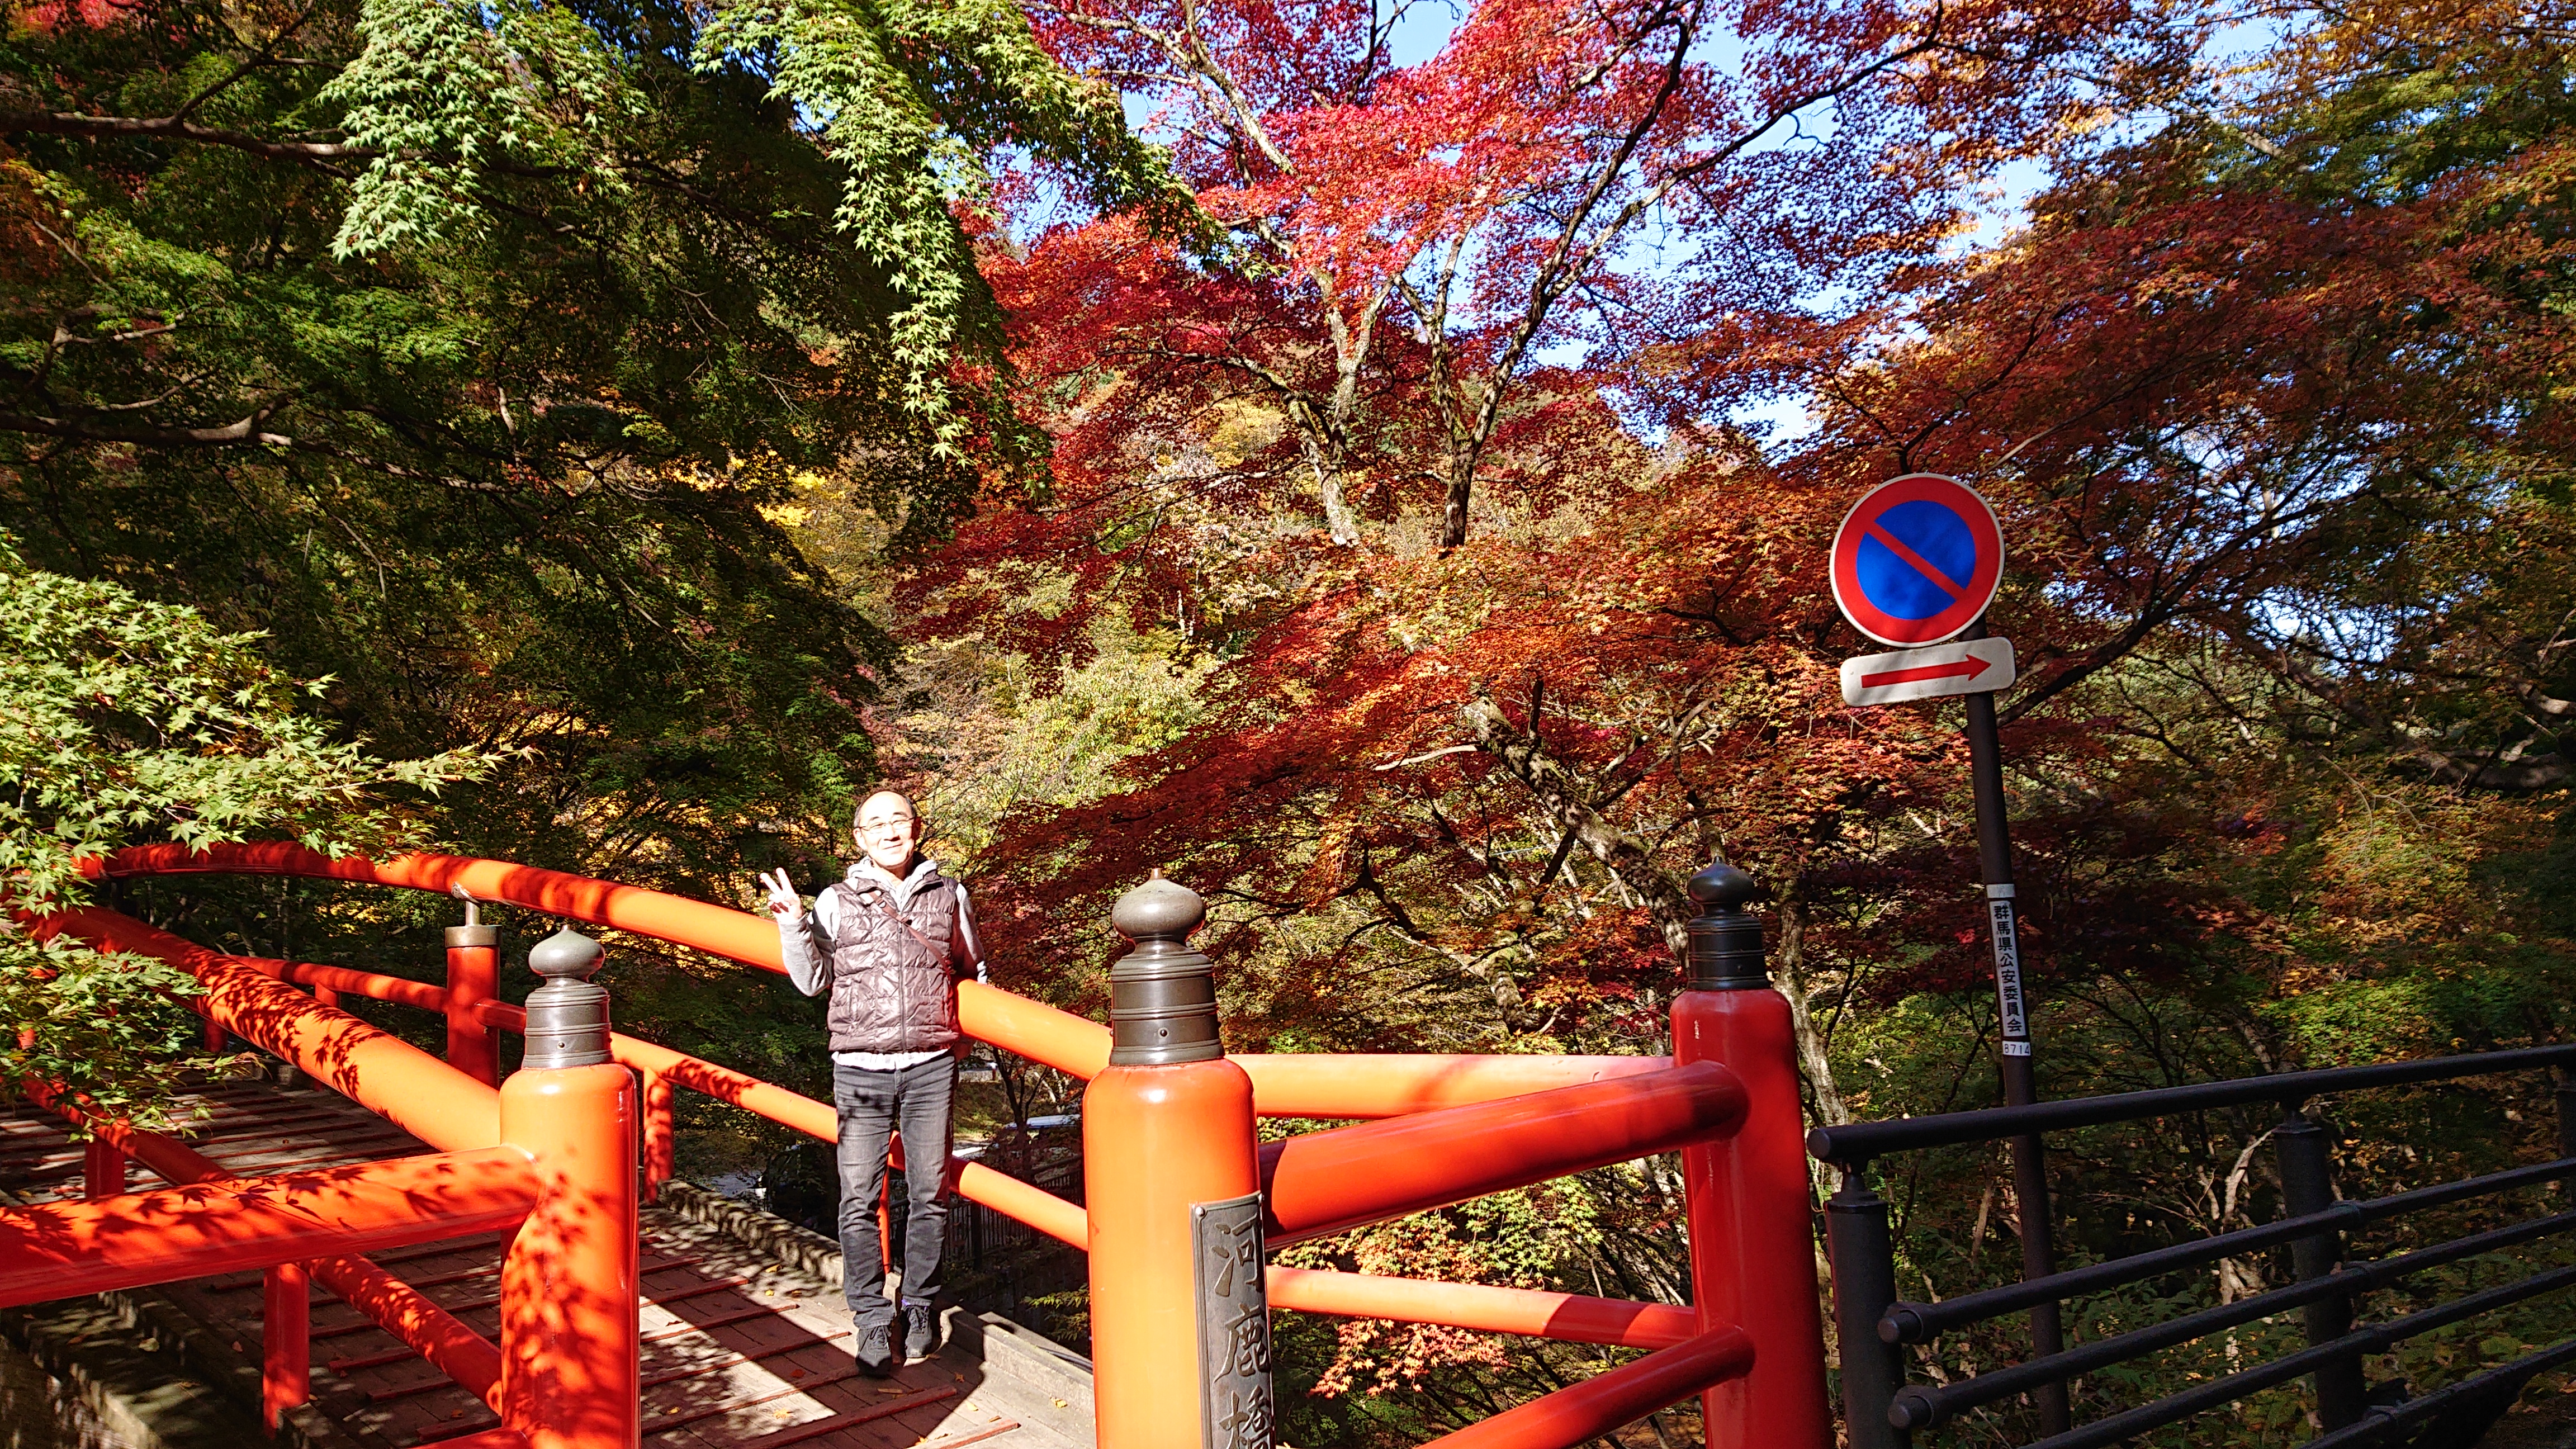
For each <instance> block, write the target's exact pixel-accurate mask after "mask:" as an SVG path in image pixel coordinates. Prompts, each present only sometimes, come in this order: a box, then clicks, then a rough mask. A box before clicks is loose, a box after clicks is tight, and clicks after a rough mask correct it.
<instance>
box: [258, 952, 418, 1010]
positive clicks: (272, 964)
mask: <svg viewBox="0 0 2576 1449" xmlns="http://www.w3.org/2000/svg"><path fill="white" fill-rule="evenodd" d="M224 959H225V960H227V961H230V962H232V963H233V964H235V965H237V966H246V967H248V968H249V969H251V970H253V971H256V972H258V973H259V974H260V975H262V976H265V977H268V978H269V979H270V980H272V981H291V982H293V983H295V984H296V985H298V986H319V987H321V988H322V989H323V990H325V991H339V992H345V993H347V994H348V995H351V996H364V997H367V998H369V999H370V1000H374V1001H389V1002H392V1003H393V1004H394V1005H396V1006H410V1007H417V1008H419V1009H421V1010H423V1011H444V1010H446V1009H447V992H446V990H445V989H444V988H443V987H438V986H433V985H431V984H430V983H429V982H426V981H412V980H407V979H405V978H404V977H400V976H385V975H381V974H379V973H377V972H374V971H352V970H350V969H349V968H348V967H346V966H317V965H315V964H314V963H312V962H310V961H281V960H279V959H277V958H276V957H274V956H227V957H225V958H224Z"/></svg>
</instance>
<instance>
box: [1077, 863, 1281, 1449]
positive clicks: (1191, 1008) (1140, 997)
mask: <svg viewBox="0 0 2576 1449" xmlns="http://www.w3.org/2000/svg"><path fill="white" fill-rule="evenodd" d="M1154 876H1155V878H1154V879H1152V880H1150V881H1148V882H1146V883H1145V884H1144V885H1142V886H1139V887H1137V888H1136V889H1135V890H1132V891H1129V892H1128V893H1127V894H1126V895H1124V896H1121V897H1120V898H1119V900H1118V905H1117V907H1116V909H1115V910H1113V911H1112V912H1111V914H1110V920H1111V922H1112V923H1113V924H1114V925H1116V926H1117V927H1118V930H1119V932H1120V933H1121V934H1123V935H1125V936H1126V937H1127V939H1128V940H1130V941H1132V942H1134V943H1135V947H1136V949H1135V950H1134V951H1132V952H1130V953H1129V954H1128V955H1127V956H1125V957H1124V958H1122V959H1121V960H1120V961H1119V962H1118V963H1117V964H1116V965H1115V966H1113V967H1111V968H1110V972H1109V992H1110V1007H1109V1021H1110V1032H1111V1047H1110V1053H1109V1065H1108V1067H1107V1068H1106V1069H1104V1070H1103V1071H1102V1072H1101V1073H1100V1075H1098V1076H1096V1077H1094V1078H1092V1081H1091V1086H1090V1088H1089V1090H1087V1091H1086V1092H1084V1093H1083V1098H1082V1102H1083V1112H1082V1149H1083V1179H1084V1182H1085V1184H1086V1186H1087V1187H1088V1189H1089V1191H1088V1198H1089V1208H1090V1220H1091V1339H1092V1358H1093V1364H1094V1371H1095V1374H1096V1378H1095V1380H1094V1392H1095V1398H1096V1403H1097V1405H1098V1414H1099V1419H1098V1423H1099V1442H1100V1445H1101V1449H1238V1446H1241V1449H1251V1446H1259V1449H1269V1445H1270V1444H1271V1442H1272V1432H1271V1422H1270V1420H1271V1401H1270V1319H1269V1306H1268V1299H1267V1296H1266V1293H1265V1290H1264V1288H1263V1278H1262V1262H1261V1247H1262V1237H1261V1210H1260V1202H1261V1200H1260V1195H1259V1194H1260V1190H1261V1175H1260V1167H1259V1164H1258V1160H1257V1159H1256V1157H1255V1156H1254V1148H1253V1117H1252V1079H1251V1078H1250V1077H1248V1076H1246V1075H1244V1071H1243V1068H1241V1067H1239V1066H1237V1065H1235V1064H1234V1063H1233V1062H1230V1061H1227V1060H1226V1059H1225V1048H1224V1045H1223V1043H1222V1042H1220V1041H1219V1039H1218V1036H1217V1014H1216V982H1215V977H1214V974H1213V972H1214V967H1213V966H1212V964H1211V963H1210V962H1209V960H1208V958H1207V957H1206V956H1204V955H1202V954H1200V953H1199V952H1197V951H1194V950H1192V949H1190V947H1189V945H1188V939H1189V934H1190V932H1191V931H1193V930H1195V929H1197V927H1198V925H1199V922H1200V921H1201V920H1202V919H1203V918H1204V917H1205V915H1206V907H1205V906H1204V904H1203V903H1202V902H1201V901H1200V900H1199V897H1198V894H1197V893H1196V892H1194V891H1191V890H1189V889H1187V888H1186V887H1183V886H1180V885H1178V884H1175V883H1173V882H1171V881H1167V880H1164V879H1162V872H1160V871H1156V872H1155V873H1154Z"/></svg>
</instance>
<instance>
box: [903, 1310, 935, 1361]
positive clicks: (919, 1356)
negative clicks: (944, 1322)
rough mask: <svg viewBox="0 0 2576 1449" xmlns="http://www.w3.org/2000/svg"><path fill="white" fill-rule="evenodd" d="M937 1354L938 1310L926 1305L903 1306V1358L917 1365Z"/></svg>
mask: <svg viewBox="0 0 2576 1449" xmlns="http://www.w3.org/2000/svg"><path fill="white" fill-rule="evenodd" d="M937 1352H939V1310H938V1308H936V1307H935V1306H933V1305H931V1304H928V1303H907V1304H905V1305H903V1356H904V1358H905V1359H907V1360H909V1361H911V1362H914V1363H918V1362H920V1361H921V1360H923V1359H925V1358H928V1357H930V1356H931V1355H932V1354H935V1353H937Z"/></svg>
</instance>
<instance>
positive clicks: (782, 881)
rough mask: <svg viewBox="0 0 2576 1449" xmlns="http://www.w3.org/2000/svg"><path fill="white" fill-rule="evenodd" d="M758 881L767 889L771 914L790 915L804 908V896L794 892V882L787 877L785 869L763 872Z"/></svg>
mask: <svg viewBox="0 0 2576 1449" xmlns="http://www.w3.org/2000/svg"><path fill="white" fill-rule="evenodd" d="M760 883H761V884H762V885H764V886H766V887H768V889H769V913H770V914H771V915H773V916H792V915H794V914H796V913H797V912H798V911H801V910H803V909H805V898H804V897H803V896H800V895H798V894H797V893H796V883H795V882H793V881H791V880H789V879H788V878H787V872H786V871H785V870H783V869H781V870H777V871H771V872H767V873H764V874H763V875H762V876H761V877H760Z"/></svg>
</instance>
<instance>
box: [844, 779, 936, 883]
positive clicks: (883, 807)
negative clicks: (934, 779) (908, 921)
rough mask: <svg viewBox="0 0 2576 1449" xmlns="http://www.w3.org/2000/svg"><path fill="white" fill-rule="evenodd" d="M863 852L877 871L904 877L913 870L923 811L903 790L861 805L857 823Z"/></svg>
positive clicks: (872, 797) (882, 794)
mask: <svg viewBox="0 0 2576 1449" xmlns="http://www.w3.org/2000/svg"><path fill="white" fill-rule="evenodd" d="M853 824H854V825H855V826H856V828H855V829H854V830H853V831H852V832H851V833H852V834H854V835H856V836H857V837H858V841H859V849H860V851H861V852H863V853H864V854H865V855H866V856H867V858H868V859H870V860H872V861H874V862H876V865H877V868H878V869H879V870H883V871H886V872H888V873H889V874H893V875H898V876H900V875H904V874H906V873H908V872H909V871H910V870H911V869H912V858H913V853H914V851H915V849H916V848H917V847H919V846H920V844H921V836H922V820H921V811H920V810H919V809H917V808H915V807H914V805H913V803H912V797H911V796H909V795H907V794H905V793H903V792H902V791H901V790H879V791H878V792H876V793H875V794H873V795H870V796H869V797H868V798H866V799H865V800H862V801H860V802H859V810H858V814H857V815H856V816H855V817H854V819H853Z"/></svg>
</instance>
